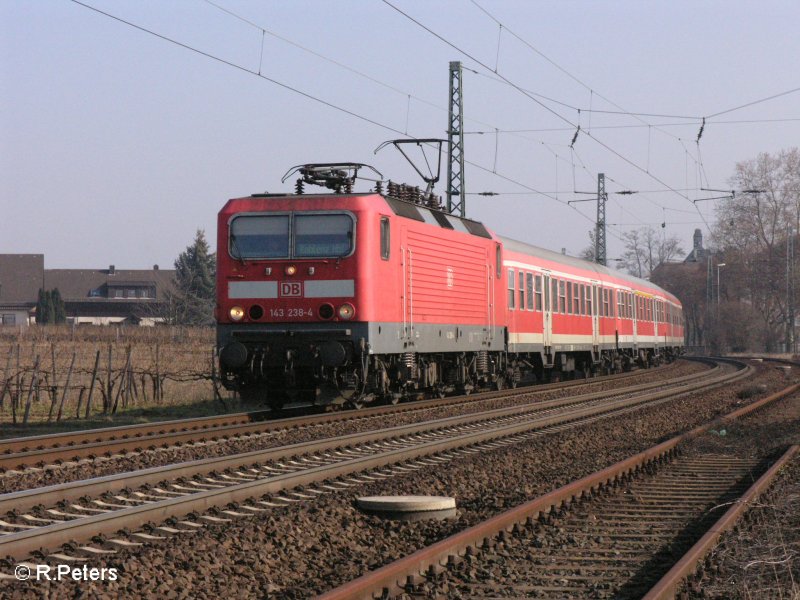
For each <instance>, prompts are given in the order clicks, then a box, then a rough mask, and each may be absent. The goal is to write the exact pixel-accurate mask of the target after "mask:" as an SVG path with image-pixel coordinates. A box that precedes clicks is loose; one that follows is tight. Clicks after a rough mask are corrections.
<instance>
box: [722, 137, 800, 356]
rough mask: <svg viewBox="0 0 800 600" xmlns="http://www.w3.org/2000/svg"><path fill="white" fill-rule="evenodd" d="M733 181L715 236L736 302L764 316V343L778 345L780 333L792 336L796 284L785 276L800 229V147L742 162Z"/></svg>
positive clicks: (768, 347) (762, 330)
mask: <svg viewBox="0 0 800 600" xmlns="http://www.w3.org/2000/svg"><path fill="white" fill-rule="evenodd" d="M730 183H731V186H732V187H733V188H734V189H735V190H736V191H735V192H734V194H733V197H732V198H731V199H730V200H727V201H725V202H722V203H720V205H719V207H718V208H717V224H716V227H715V228H714V230H713V232H712V240H713V242H714V244H715V245H716V246H717V247H718V248H720V250H721V251H722V253H723V255H724V257H725V263H726V280H727V281H728V282H730V284H731V287H733V286H735V288H736V290H737V298H736V301H738V302H744V303H747V304H749V305H750V306H751V307H752V308H753V309H755V310H752V311H748V312H747V314H751V315H752V316H754V317H756V318H758V319H760V321H761V325H760V327H759V329H760V338H761V343H762V344H763V347H764V349H766V350H775V349H776V346H777V343H778V342H779V340H780V338H781V334H782V333H785V334H786V339H787V341H788V340H789V339H790V336H789V331H790V329H789V327H790V324H789V323H788V321H789V320H790V315H791V314H792V311H791V310H790V307H789V305H788V304H787V302H788V296H789V294H788V293H787V289H788V288H789V286H790V283H791V284H793V285H794V286H795V287H796V285H797V282H796V281H795V282H789V280H788V279H787V273H788V272H791V271H790V270H789V269H787V265H788V263H787V252H788V244H787V242H788V241H789V239H790V238H793V239H794V238H796V236H797V233H798V230H799V229H800V150H798V149H797V148H791V149H789V150H782V151H781V152H779V153H778V154H776V155H770V154H767V153H762V154H759V155H758V157H756V158H755V159H753V160H748V161H744V162H740V163H738V164H737V165H736V171H735V173H734V175H733V177H732V178H731V180H730ZM794 271H795V274H796V271H797V270H796V269H794ZM737 325H739V324H737Z"/></svg>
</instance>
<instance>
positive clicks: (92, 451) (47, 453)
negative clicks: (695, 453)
mask: <svg viewBox="0 0 800 600" xmlns="http://www.w3.org/2000/svg"><path fill="white" fill-rule="evenodd" d="M717 368H718V367H715V368H712V369H711V370H709V371H704V372H701V373H693V374H690V375H685V376H683V377H680V378H676V379H675V380H674V381H675V382H678V381H691V380H692V379H699V378H702V377H705V376H707V375H709V373H713V372H715V369H717ZM641 385H645V386H650V387H659V386H663V385H664V384H663V382H651V383H647V384H641ZM633 387H637V386H633ZM532 391H534V392H538V391H539V390H538V389H537V390H532ZM529 393H530V392H529V391H528V390H525V389H522V390H517V391H514V392H510V391H509V390H504V391H503V392H488V393H487V394H483V395H481V397H479V396H474V397H472V399H471V400H467V401H466V402H475V401H480V400H488V399H491V398H496V397H501V396H508V395H510V394H519V395H522V396H524V395H527V394H529ZM608 393H609V391H608V390H604V391H600V392H591V393H590V394H584V395H582V396H587V395H591V394H608ZM430 402H431V405H430V406H433V407H439V406H448V405H452V404H456V403H463V402H465V400H464V399H463V397H462V398H461V400H458V401H456V400H455V399H453V400H451V402H450V403H445V404H442V401H441V400H440V401H430ZM445 402H446V401H445ZM546 402H550V401H539V403H540V404H542V405H544V404H545V403H546ZM425 408H429V406H425V407H421V406H414V407H411V406H409V407H408V408H405V407H401V409H399V410H397V407H375V408H372V409H367V410H366V411H363V412H361V413H357V414H353V415H350V414H349V413H346V412H345V413H335V414H328V415H316V416H313V417H295V418H291V419H281V420H277V421H262V422H258V423H250V422H247V423H242V424H230V425H220V426H218V427H214V428H213V429H201V430H176V431H174V432H172V431H164V427H163V426H162V427H161V428H157V425H158V424H152V425H148V428H149V429H150V430H152V431H155V430H156V429H158V431H159V433H153V434H150V435H147V436H143V437H127V438H126V437H123V438H118V437H115V438H109V439H106V440H102V439H97V440H95V441H91V442H86V443H82V444H80V445H75V446H52V447H48V448H42V449H36V450H28V451H22V452H16V453H13V454H0V468H6V469H16V468H19V467H21V466H31V465H38V464H43V463H44V464H51V463H54V462H56V461H58V460H73V459H80V458H88V457H94V456H97V455H100V454H113V453H118V452H123V451H140V450H143V449H150V448H158V447H168V446H170V445H173V444H176V443H179V442H180V443H185V442H200V441H206V440H209V439H220V438H226V437H227V438H232V437H234V436H237V435H246V434H253V433H265V434H266V433H271V432H276V431H283V430H286V429H290V428H299V427H304V426H312V425H320V424H324V423H331V422H337V421H343V420H361V419H365V418H370V417H375V416H381V415H384V414H398V413H406V412H409V411H413V410H424V409H425ZM392 409H395V410H392ZM162 425H163V424H162ZM94 431H104V430H94ZM117 433H119V432H117ZM18 439H19V438H18ZM21 439H25V438H21ZM4 446H5V442H3V441H2V440H0V447H4Z"/></svg>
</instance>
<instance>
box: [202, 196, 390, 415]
mask: <svg viewBox="0 0 800 600" xmlns="http://www.w3.org/2000/svg"><path fill="white" fill-rule="evenodd" d="M376 198H380V196H376V195H375V194H365V195H363V194H362V195H358V194H335V193H334V194H315V195H302V196H291V195H285V194H256V195H253V196H250V197H247V198H238V199H234V200H230V201H229V202H228V203H227V204H226V205H225V207H224V208H223V209H222V210H221V211H220V213H219V218H218V238H217V249H218V250H217V298H218V301H217V347H218V348H219V363H220V375H221V381H222V383H223V385H224V386H225V387H226V388H228V389H236V390H238V391H239V392H240V394H241V395H242V396H243V397H245V398H252V399H258V400H263V399H266V400H267V401H268V402H269V403H270V405H271V406H273V407H280V406H282V405H283V404H284V403H285V402H286V401H287V400H293V399H297V400H303V401H316V400H317V399H318V396H319V394H320V393H321V392H322V393H324V392H325V390H326V386H324V385H322V383H323V382H327V383H329V384H330V387H332V388H334V390H332V391H334V392H335V393H334V394H332V395H334V396H343V394H342V393H339V392H340V391H344V390H346V389H349V388H354V387H355V386H354V382H353V381H352V375H351V373H352V372H353V371H354V370H353V369H348V368H347V366H348V365H350V364H351V363H352V362H353V361H354V360H355V359H356V357H357V356H358V355H360V351H361V350H362V349H361V348H356V345H358V344H359V340H361V343H362V344H363V340H364V338H365V337H366V332H365V331H363V329H364V325H363V322H362V321H360V320H358V321H357V320H356V315H357V313H358V312H359V310H361V309H362V308H363V309H364V313H367V312H368V309H367V308H366V307H365V304H366V298H365V294H364V293H359V289H360V288H365V287H366V286H361V285H360V284H361V280H362V279H363V278H364V277H365V276H366V275H365V273H363V272H362V271H363V269H360V263H362V262H363V260H364V259H363V257H364V256H365V254H366V253H365V250H366V249H367V248H369V247H370V246H372V245H373V244H375V243H379V242H376V241H375V240H373V239H372V238H373V237H375V236H376V235H377V234H375V235H371V234H372V232H374V231H375V230H376V229H378V230H379V226H376V227H369V224H371V223H372V222H373V221H375V220H377V219H378V218H379V217H378V216H377V215H376V214H375V208H374V204H375V202H374V201H375V199H376ZM365 293H366V291H365ZM364 316H365V315H360V318H363V317H364ZM344 395H346V394H344Z"/></svg>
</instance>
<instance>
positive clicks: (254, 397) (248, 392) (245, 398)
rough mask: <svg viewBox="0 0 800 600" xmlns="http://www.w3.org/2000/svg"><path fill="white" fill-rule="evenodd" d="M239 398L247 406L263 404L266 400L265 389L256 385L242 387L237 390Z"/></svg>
mask: <svg viewBox="0 0 800 600" xmlns="http://www.w3.org/2000/svg"><path fill="white" fill-rule="evenodd" d="M239 398H241V400H242V402H245V403H247V404H263V403H264V402H265V401H266V400H267V388H266V387H264V386H263V385H256V384H249V385H243V386H242V387H240V388H239Z"/></svg>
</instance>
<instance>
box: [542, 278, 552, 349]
mask: <svg viewBox="0 0 800 600" xmlns="http://www.w3.org/2000/svg"><path fill="white" fill-rule="evenodd" d="M543 279H544V287H543V291H544V307H543V308H544V312H543V313H542V343H543V344H544V347H545V352H546V353H549V352H550V347H551V346H552V345H553V305H552V304H551V300H552V299H551V298H550V274H549V273H544V277H543Z"/></svg>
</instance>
